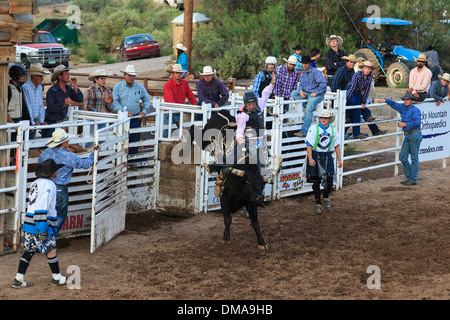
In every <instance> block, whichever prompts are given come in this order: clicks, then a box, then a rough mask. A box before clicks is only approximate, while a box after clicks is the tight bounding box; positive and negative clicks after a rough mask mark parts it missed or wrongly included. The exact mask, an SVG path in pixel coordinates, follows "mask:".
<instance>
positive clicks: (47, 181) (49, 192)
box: [12, 159, 67, 288]
mask: <svg viewBox="0 0 450 320" xmlns="http://www.w3.org/2000/svg"><path fill="white" fill-rule="evenodd" d="M63 166H64V164H56V163H55V161H54V160H53V159H48V160H45V161H44V162H43V163H42V164H41V165H39V166H38V168H37V169H36V177H37V178H38V179H37V180H36V181H34V182H33V183H32V184H31V186H30V191H29V196H28V198H29V202H28V209H27V214H26V215H25V220H24V223H23V232H24V234H25V241H24V253H23V255H22V257H21V258H20V261H19V268H18V270H17V274H16V277H15V279H14V281H13V283H12V287H13V288H24V287H30V286H31V285H32V284H31V283H27V282H25V281H24V276H25V272H26V271H27V268H28V266H29V264H30V262H31V258H33V255H34V254H35V253H36V252H39V253H40V254H47V262H48V265H49V266H50V270H51V272H52V284H54V285H64V284H66V281H67V278H66V277H64V276H62V275H61V273H59V262H58V257H57V256H56V236H57V234H58V229H57V227H56V218H57V217H56V208H55V207H56V185H55V183H54V182H53V179H54V178H55V177H56V175H57V170H58V169H59V168H61V167H63Z"/></svg>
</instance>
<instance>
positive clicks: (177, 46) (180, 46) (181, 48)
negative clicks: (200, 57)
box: [172, 43, 187, 51]
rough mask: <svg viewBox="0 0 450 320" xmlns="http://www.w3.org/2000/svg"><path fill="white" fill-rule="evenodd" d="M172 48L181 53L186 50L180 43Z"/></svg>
mask: <svg viewBox="0 0 450 320" xmlns="http://www.w3.org/2000/svg"><path fill="white" fill-rule="evenodd" d="M172 48H177V49H179V50H183V51H186V50H187V48H186V47H185V46H183V44H182V43H177V45H176V46H173V47H172Z"/></svg>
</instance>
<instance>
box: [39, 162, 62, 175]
mask: <svg viewBox="0 0 450 320" xmlns="http://www.w3.org/2000/svg"><path fill="white" fill-rule="evenodd" d="M62 167H64V164H56V162H55V160H53V159H47V160H45V161H44V162H43V163H41V164H39V166H38V167H37V168H36V172H35V174H36V177H38V178H48V177H50V176H51V175H52V174H53V173H54V172H55V171H57V170H58V169H59V168H62Z"/></svg>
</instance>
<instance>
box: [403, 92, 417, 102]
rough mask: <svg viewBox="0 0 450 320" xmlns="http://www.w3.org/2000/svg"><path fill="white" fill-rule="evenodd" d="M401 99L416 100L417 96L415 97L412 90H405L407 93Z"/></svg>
mask: <svg viewBox="0 0 450 320" xmlns="http://www.w3.org/2000/svg"><path fill="white" fill-rule="evenodd" d="M400 99H402V100H405V99H411V100H416V97H414V95H413V94H412V93H411V92H405V95H404V96H403V97H401V98H400Z"/></svg>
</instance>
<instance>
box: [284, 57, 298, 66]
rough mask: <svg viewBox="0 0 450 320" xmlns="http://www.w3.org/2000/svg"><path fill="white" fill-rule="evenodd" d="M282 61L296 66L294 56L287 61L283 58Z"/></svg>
mask: <svg viewBox="0 0 450 320" xmlns="http://www.w3.org/2000/svg"><path fill="white" fill-rule="evenodd" d="M283 60H284V61H286V62H287V63H290V64H295V65H296V64H297V57H296V56H294V55H292V56H290V57H289V59H287V60H286V59H285V58H283Z"/></svg>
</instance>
